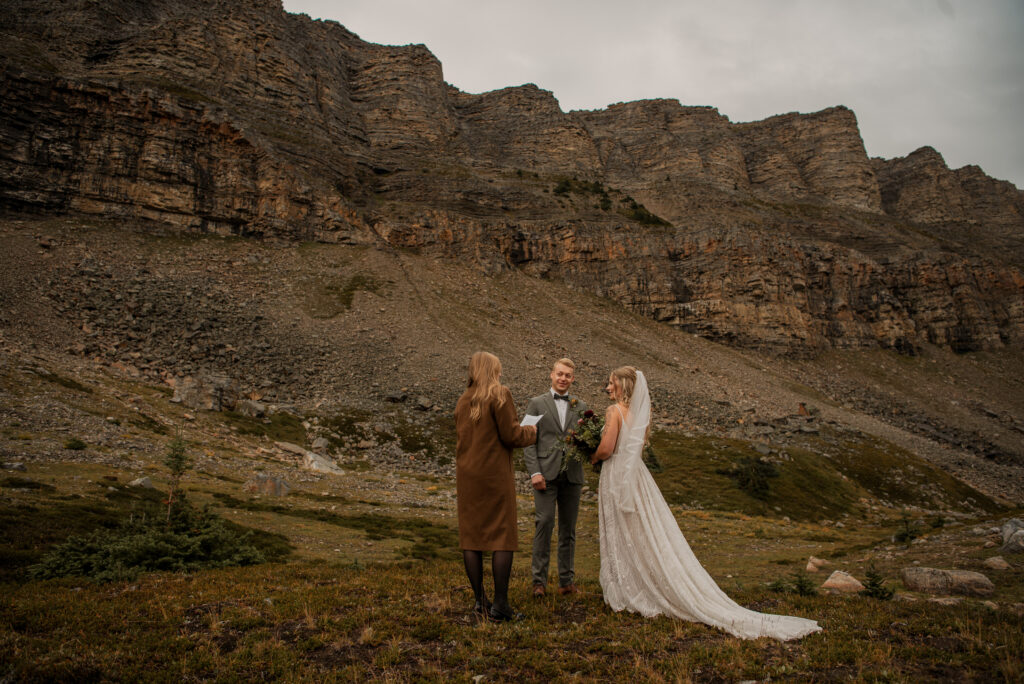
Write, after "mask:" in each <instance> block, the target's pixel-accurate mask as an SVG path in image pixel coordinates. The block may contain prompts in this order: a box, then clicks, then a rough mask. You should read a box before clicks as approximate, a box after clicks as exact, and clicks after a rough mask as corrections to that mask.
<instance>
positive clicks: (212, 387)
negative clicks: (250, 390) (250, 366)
mask: <svg viewBox="0 0 1024 684" xmlns="http://www.w3.org/2000/svg"><path fill="white" fill-rule="evenodd" d="M240 398H241V394H240V391H239V387H238V383H236V382H235V381H234V380H232V379H231V378H229V377H228V376H226V375H212V374H211V375H198V376H195V377H193V376H191V375H190V376H187V377H184V378H180V379H178V380H177V381H176V382H175V383H174V396H173V397H172V398H171V401H173V402H174V403H176V404H184V405H185V406H187V407H189V408H192V409H196V410H200V411H230V410H232V409H233V408H235V405H236V404H237V403H238V400H239V399H240Z"/></svg>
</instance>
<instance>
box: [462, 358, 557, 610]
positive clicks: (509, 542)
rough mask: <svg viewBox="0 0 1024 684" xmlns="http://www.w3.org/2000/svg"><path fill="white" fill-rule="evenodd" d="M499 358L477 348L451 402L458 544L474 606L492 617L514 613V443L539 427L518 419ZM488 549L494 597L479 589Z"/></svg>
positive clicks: (527, 439)
mask: <svg viewBox="0 0 1024 684" xmlns="http://www.w3.org/2000/svg"><path fill="white" fill-rule="evenodd" d="M500 378H501V361H499V360H498V357H497V356H495V355H494V354H490V353H488V352H477V353H475V354H473V356H472V358H471V359H470V361H469V378H468V381H467V385H466V391H465V392H463V394H462V396H461V397H460V398H459V401H458V404H456V406H455V432H456V445H455V490H456V493H457V497H458V499H457V501H458V515H459V546H461V547H462V559H463V562H464V564H465V566H466V575H467V576H468V577H469V583H470V585H471V586H472V587H473V593H474V595H475V596H476V604H475V605H474V607H473V610H474V611H475V612H477V613H479V614H481V615H485V616H487V617H490V618H491V619H493V620H512V619H515V617H516V616H517V614H516V612H515V611H514V610H513V609H512V607H511V606H510V605H509V602H508V582H509V577H510V576H511V573H512V558H513V553H514V551H515V550H516V548H517V547H518V545H519V537H518V530H517V525H516V491H515V479H514V475H513V469H512V449H513V448H515V447H524V446H527V445H530V444H533V443H534V442H535V441H536V439H537V428H535V427H533V426H528V427H523V426H521V425H519V419H518V418H517V416H516V407H515V404H514V403H513V401H512V393H511V392H509V390H508V388H507V387H505V386H503V385H502V384H501V382H500ZM484 551H491V552H492V556H491V570H492V572H493V574H494V603H493V604H489V603H488V601H487V596H486V594H485V593H484V589H483V552H484Z"/></svg>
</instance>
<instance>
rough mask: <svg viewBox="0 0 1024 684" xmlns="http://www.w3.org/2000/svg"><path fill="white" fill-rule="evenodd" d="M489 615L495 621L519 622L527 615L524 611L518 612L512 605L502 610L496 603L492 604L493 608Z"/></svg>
mask: <svg viewBox="0 0 1024 684" xmlns="http://www.w3.org/2000/svg"><path fill="white" fill-rule="evenodd" d="M488 615H489V616H490V618H491V619H492V620H494V621H495V622H518V621H519V620H522V619H523V618H524V617H526V616H525V615H523V614H522V613H519V612H516V610H515V609H514V608H512V606H508V607H507V608H505V609H504V610H502V609H501V608H498V607H497V606H495V605H492V606H491V610H490V611H489V612H488Z"/></svg>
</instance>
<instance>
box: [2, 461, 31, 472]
mask: <svg viewBox="0 0 1024 684" xmlns="http://www.w3.org/2000/svg"><path fill="white" fill-rule="evenodd" d="M4 470H16V471H18V472H19V473H23V472H25V471H26V470H28V468H26V467H25V464H24V463H21V462H20V461H19V462H17V463H4Z"/></svg>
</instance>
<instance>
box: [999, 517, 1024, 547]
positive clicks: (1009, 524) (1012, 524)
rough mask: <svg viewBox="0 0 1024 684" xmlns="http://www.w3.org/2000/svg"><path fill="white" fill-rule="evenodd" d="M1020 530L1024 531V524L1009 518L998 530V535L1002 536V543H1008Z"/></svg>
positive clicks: (1017, 519) (1016, 519)
mask: <svg viewBox="0 0 1024 684" xmlns="http://www.w3.org/2000/svg"><path fill="white" fill-rule="evenodd" d="M1020 530H1024V522H1022V521H1021V519H1020V518H1010V519H1009V520H1007V521H1006V522H1004V523H1003V526H1002V527H1001V528H1000V529H999V533H1000V534H1002V535H1003V543H1004V544H1006V543H1008V542H1009V541H1010V538H1011V537H1013V535H1014V534H1016V533H1017V532H1019V531H1020Z"/></svg>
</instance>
